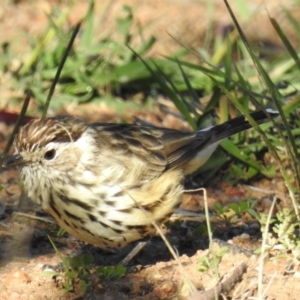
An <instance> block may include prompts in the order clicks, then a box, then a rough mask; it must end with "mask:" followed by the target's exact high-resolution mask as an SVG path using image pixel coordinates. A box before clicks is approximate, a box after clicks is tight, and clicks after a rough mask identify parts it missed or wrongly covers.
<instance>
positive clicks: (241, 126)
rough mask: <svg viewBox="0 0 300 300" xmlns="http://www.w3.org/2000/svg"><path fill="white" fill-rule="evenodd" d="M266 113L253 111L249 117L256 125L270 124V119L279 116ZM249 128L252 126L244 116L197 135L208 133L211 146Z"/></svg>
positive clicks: (271, 111) (269, 111)
mask: <svg viewBox="0 0 300 300" xmlns="http://www.w3.org/2000/svg"><path fill="white" fill-rule="evenodd" d="M266 112H267V113H265V112H264V111H255V112H253V113H251V114H250V115H251V117H252V118H253V119H254V120H255V121H256V122H257V123H258V124H262V123H266V122H270V119H274V118H276V117H278V116H279V112H278V111H274V110H271V109H267V110H266ZM251 127H252V125H251V124H250V123H249V122H248V120H246V119H245V117H244V116H239V117H236V118H234V119H231V120H229V121H227V122H225V123H223V124H220V125H216V126H214V127H212V128H210V129H203V130H199V131H198V132H199V134H203V133H205V131H207V132H209V131H210V133H211V140H210V142H209V144H212V143H215V142H217V141H220V140H223V139H225V138H227V137H229V136H231V135H233V134H235V133H238V132H240V131H243V130H246V129H248V128H251Z"/></svg>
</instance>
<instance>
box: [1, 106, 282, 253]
mask: <svg viewBox="0 0 300 300" xmlns="http://www.w3.org/2000/svg"><path fill="white" fill-rule="evenodd" d="M277 116H278V112H276V111H274V110H271V109H267V110H266V112H264V111H255V112H252V113H251V117H252V118H253V119H254V120H255V121H256V122H257V123H258V124H261V123H265V122H269V121H270V120H271V119H272V118H276V117H277ZM250 127H252V126H251V124H250V123H249V122H248V120H247V119H246V118H245V117H244V116H239V117H236V118H233V119H231V120H229V121H227V122H225V123H223V124H220V125H216V126H211V127H208V128H204V129H200V130H197V131H196V132H183V131H179V130H174V129H167V128H159V127H154V126H140V125H136V124H111V123H87V122H85V121H83V120H81V119H79V118H76V117H73V116H56V117H49V118H44V119H34V120H32V121H31V122H30V123H28V124H26V125H25V126H24V127H22V128H21V129H20V131H19V132H18V133H17V134H16V135H15V137H14V149H15V152H14V154H13V155H11V156H9V157H7V158H6V159H5V160H4V163H3V167H6V168H7V167H12V166H19V168H20V176H21V179H22V181H23V186H24V189H25V191H26V192H27V194H28V196H29V197H30V198H31V199H32V200H33V201H34V202H35V203H37V204H39V205H41V206H42V208H43V209H44V210H45V211H46V212H47V213H48V214H50V215H51V216H52V217H53V218H54V219H55V220H56V222H57V223H58V225H59V226H61V227H62V228H63V229H64V230H65V231H67V232H68V233H70V234H71V235H72V236H74V237H76V238H78V239H80V240H82V241H84V242H86V243H89V244H92V245H95V246H98V247H101V248H107V247H122V246H125V245H127V244H129V243H130V242H133V241H137V240H140V239H142V238H144V237H147V236H149V235H152V234H154V233H155V232H156V229H155V226H154V224H158V225H160V224H162V223H163V222H165V221H166V220H168V218H169V217H170V216H171V215H172V213H173V212H174V210H175V209H176V208H177V207H178V206H179V205H180V203H181V200H182V195H183V192H184V186H183V183H184V178H185V176H187V175H188V174H191V173H193V172H194V171H195V170H197V169H198V168H199V167H201V166H202V165H203V164H204V163H205V162H206V161H207V160H208V159H209V157H210V156H211V154H212V153H213V152H214V150H215V149H216V148H217V146H218V145H219V143H220V142H221V141H222V140H223V139H225V138H227V137H229V136H231V135H233V134H235V133H238V132H240V131H243V130H246V129H248V128H250Z"/></svg>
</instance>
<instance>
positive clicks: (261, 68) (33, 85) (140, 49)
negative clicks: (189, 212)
mask: <svg viewBox="0 0 300 300" xmlns="http://www.w3.org/2000/svg"><path fill="white" fill-rule="evenodd" d="M89 3H90V4H89V9H88V11H87V13H86V16H85V17H84V19H83V20H82V25H81V29H80V34H79V35H77V37H76V40H75V43H74V44H73V45H72V46H71V47H70V48H69V53H68V55H67V59H66V61H65V63H64V65H63V64H62V63H61V62H62V59H63V57H64V56H66V48H67V44H68V43H69V40H70V37H71V35H72V32H74V31H73V28H69V26H67V24H68V22H67V20H68V18H69V14H70V11H71V10H65V11H64V12H63V13H62V14H61V15H59V16H56V15H55V14H54V13H53V14H50V16H49V18H48V19H49V24H48V28H47V29H46V31H45V33H44V35H42V36H40V37H39V38H34V37H30V43H29V45H30V47H29V48H28V53H27V55H26V56H24V57H27V58H26V59H24V60H23V61H21V64H20V68H19V69H14V70H12V69H11V68H10V61H11V59H12V57H14V53H12V50H11V49H12V47H11V45H10V44H9V43H8V44H6V45H5V47H3V53H2V54H3V55H2V56H1V61H0V70H1V71H2V73H6V74H7V75H9V76H10V78H11V81H10V82H11V83H10V84H11V86H10V87H9V88H10V89H12V90H16V91H22V90H25V89H28V88H29V89H30V90H31V91H32V93H33V98H34V101H35V103H36V105H37V106H38V107H39V108H40V110H44V115H45V114H46V111H47V109H48V104H50V107H51V109H52V110H57V109H59V108H61V107H63V106H64V105H66V104H68V103H71V102H72V103H73V104H78V105H80V104H81V103H89V102H90V103H100V102H105V103H109V105H110V106H111V107H115V108H116V110H117V111H122V110H126V108H127V107H135V108H136V109H139V108H140V109H143V108H144V107H151V106H155V105H157V104H158V103H159V102H158V101H159V100H158V99H159V97H164V98H168V99H170V101H172V102H173V103H174V105H175V106H176V107H177V109H178V110H179V112H180V113H181V115H182V116H183V118H184V119H185V120H187V121H188V123H189V124H190V126H191V129H193V130H196V129H197V128H202V127H205V126H209V125H211V124H212V123H217V122H220V121H222V122H223V121H226V120H227V119H228V117H229V114H230V115H231V116H232V115H233V114H239V113H242V114H244V115H245V116H246V117H247V118H249V115H248V111H249V110H256V109H263V108H265V107H274V108H276V109H278V110H279V111H280V113H281V115H282V119H283V123H284V127H281V128H280V129H278V131H279V132H280V133H281V134H280V138H278V137H276V136H275V135H274V134H273V132H271V129H274V127H275V125H274V124H272V123H270V124H269V125H264V126H263V128H264V130H263V131H262V130H259V127H258V126H256V124H253V126H254V127H255V128H256V129H257V130H258V132H259V135H260V136H262V139H260V138H259V136H258V133H253V132H252V133H249V132H243V133H240V134H238V135H236V136H234V137H232V138H231V139H228V140H226V141H223V142H222V144H221V147H222V148H223V150H225V152H226V153H227V154H226V155H224V152H222V151H220V150H219V151H217V152H216V154H215V155H214V156H213V159H212V160H210V161H209V162H208V163H207V164H206V165H205V166H204V167H203V168H202V170H201V171H203V170H208V169H214V170H218V169H219V168H222V166H223V165H225V164H227V165H228V162H229V161H230V160H232V159H233V160H234V162H235V164H234V165H233V167H232V172H233V174H234V176H235V177H236V178H239V179H242V180H249V179H251V178H252V177H254V176H256V175H257V174H263V175H264V176H267V177H272V176H274V172H275V171H274V166H264V165H263V164H261V162H260V161H256V155H255V153H258V152H263V151H265V149H266V147H265V144H266V145H268V148H269V149H271V151H272V152H273V153H274V155H275V157H277V163H278V164H279V165H280V159H279V156H278V155H277V154H276V150H278V146H279V145H282V144H283V143H285V147H286V149H287V152H288V155H289V157H290V159H291V164H292V167H293V169H294V174H295V175H296V176H295V179H296V187H297V189H298V190H299V186H300V185H299V170H298V169H299V167H298V166H297V158H298V153H297V144H296V141H295V139H294V137H295V136H297V131H296V130H295V129H294V130H290V129H289V128H290V126H289V124H288V122H289V120H288V119H287V117H289V114H293V113H294V112H295V108H296V107H297V106H298V103H299V97H298V95H297V94H292V96H288V95H285V94H284V93H282V91H284V90H283V89H279V88H278V87H283V86H285V87H289V88H290V89H291V88H292V90H293V91H297V89H298V88H299V83H298V80H296V78H298V73H299V69H300V68H299V66H300V63H299V59H298V53H297V51H296V49H293V47H292V45H291V43H290V42H289V41H288V38H287V37H286V36H285V34H284V32H283V31H282V30H281V29H280V26H279V24H277V23H276V21H275V20H274V19H270V22H271V24H272V25H273V26H274V29H275V30H276V32H277V34H278V36H279V37H280V38H281V39H282V42H283V45H284V46H285V47H286V49H287V51H286V53H285V55H281V56H280V57H276V58H273V59H268V57H267V58H266V59H261V58H258V55H259V54H258V53H256V52H255V51H254V50H253V49H252V47H251V45H250V44H249V43H248V42H247V39H246V37H245V35H244V34H243V30H242V28H240V27H239V23H238V20H235V16H234V14H233V13H231V16H232V18H233V20H234V21H235V26H236V28H237V30H236V31H233V32H232V33H231V34H229V35H228V36H227V38H224V39H223V40H221V39H220V38H218V37H217V38H215V39H212V37H211V36H210V37H208V38H207V39H206V42H207V43H206V45H207V49H201V51H197V50H194V49H187V48H184V46H182V51H178V53H181V55H176V54H174V53H170V55H169V57H165V58H164V57H162V58H160V59H151V58H149V57H148V56H147V53H148V52H149V50H151V48H152V46H153V45H154V44H155V42H156V41H155V38H154V37H151V38H149V39H148V40H145V39H141V41H143V42H141V43H140V45H139V46H135V47H134V46H133V44H132V41H133V38H134V36H136V35H142V32H141V30H142V29H140V28H139V29H138V30H137V29H135V27H134V11H133V10H132V9H131V8H130V7H127V6H125V7H124V14H123V17H122V18H120V19H118V20H117V33H118V36H117V37H116V38H114V39H113V38H111V37H110V36H104V37H101V38H99V34H98V33H99V30H100V29H99V28H95V27H94V23H95V18H96V17H97V16H95V10H94V2H93V1H90V2H89ZM242 7H243V11H242V12H241V14H242V15H245V9H246V8H247V6H246V4H245V3H244V2H243V5H242ZM212 12H213V10H212V11H211V13H212ZM229 13H230V9H229ZM286 14H287V16H288V19H289V20H290V22H291V24H293V26H294V28H295V30H298V31H299V27H297V26H296V22H295V20H294V19H293V18H292V16H290V15H289V14H288V12H286ZM299 35H300V34H299ZM74 37H75V35H74ZM213 43H215V44H213ZM133 49H134V50H133ZM208 49H213V50H210V51H209V50H208ZM186 53H190V54H191V53H192V54H194V56H195V58H197V61H198V63H194V62H191V61H190V60H188V59H186V57H185V54H186ZM200 53H201V54H200ZM233 54H234V55H233ZM233 57H236V58H235V59H233ZM59 66H61V68H62V70H61V73H60V74H58V71H57V70H58V68H59ZM57 75H59V76H57ZM55 76H57V77H58V78H57V79H55ZM53 82H54V83H55V85H56V89H55V90H54V89H53V91H51V92H50V93H49V89H51V86H52V87H53ZM52 92H53V95H52ZM137 93H141V94H142V95H143V96H142V101H138V102H137V101H135V100H133V99H134V95H136V94H137ZM47 95H49V96H48V97H47ZM204 98H205V99H206V101H205V103H204V102H203V101H202V99H204ZM50 99H51V103H50V102H49V101H50ZM10 101H17V102H20V101H22V99H20V98H12V99H10ZM149 103H151V104H150V105H149ZM235 111H236V112H235ZM238 111H239V112H238ZM36 114H37V112H35V115H36ZM217 115H218V116H217ZM285 116H287V117H285ZM293 122H294V123H293V124H292V126H294V128H297V126H299V124H298V123H299V122H300V121H297V120H295V118H294V120H293ZM251 123H253V122H251ZM261 140H263V142H262V141H261ZM284 141H285V142H284ZM245 145H246V146H245ZM228 154H229V155H228ZM281 172H282V174H283V175H284V177H285V180H286V181H287V185H288V187H289V189H290V190H291V191H293V190H295V189H293V187H292V186H293V184H292V183H288V178H287V175H285V170H284V168H283V167H282V166H281ZM294 207H295V209H296V205H295V203H294Z"/></svg>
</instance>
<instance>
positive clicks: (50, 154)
mask: <svg viewBox="0 0 300 300" xmlns="http://www.w3.org/2000/svg"><path fill="white" fill-rule="evenodd" d="M55 154H56V151H55V150H54V149H51V150H49V151H47V152H46V153H45V155H44V158H45V159H46V160H52V159H53V158H54V157H55Z"/></svg>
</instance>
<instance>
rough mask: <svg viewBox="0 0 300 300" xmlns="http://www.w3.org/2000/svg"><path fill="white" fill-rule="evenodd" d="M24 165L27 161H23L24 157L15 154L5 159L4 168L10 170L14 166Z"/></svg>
mask: <svg viewBox="0 0 300 300" xmlns="http://www.w3.org/2000/svg"><path fill="white" fill-rule="evenodd" d="M24 163H25V161H24V160H23V157H22V156H21V155H20V154H14V155H11V156H8V157H6V158H5V159H4V161H3V164H2V167H3V168H9V167H12V166H18V165H22V164H24Z"/></svg>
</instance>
